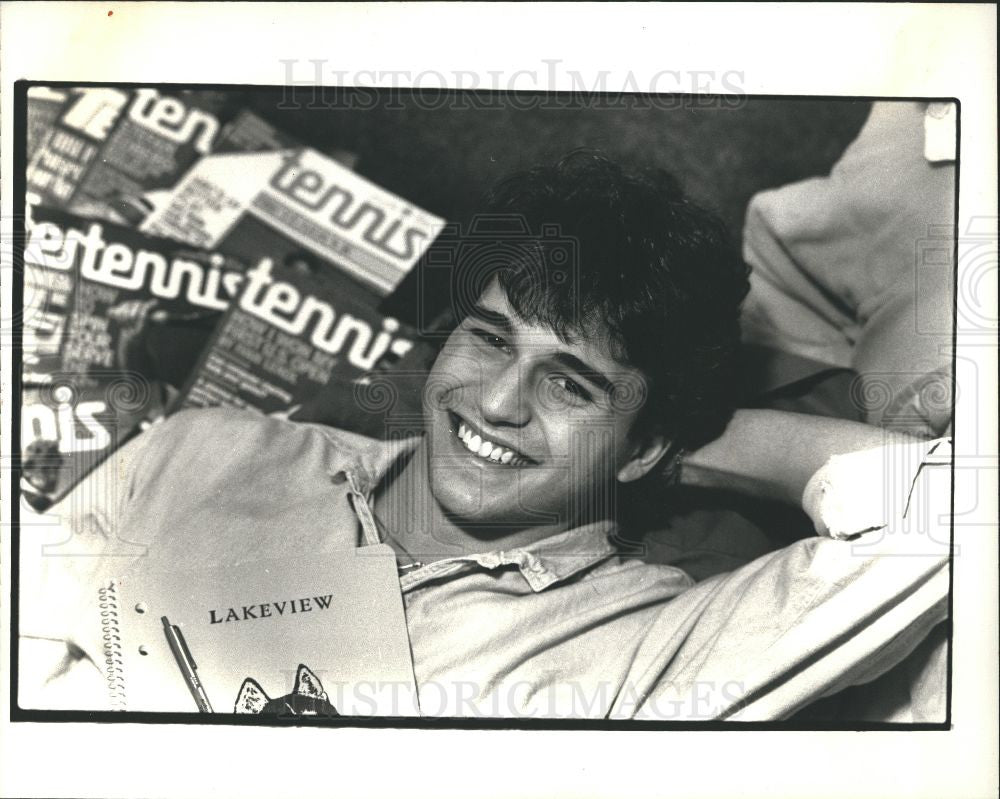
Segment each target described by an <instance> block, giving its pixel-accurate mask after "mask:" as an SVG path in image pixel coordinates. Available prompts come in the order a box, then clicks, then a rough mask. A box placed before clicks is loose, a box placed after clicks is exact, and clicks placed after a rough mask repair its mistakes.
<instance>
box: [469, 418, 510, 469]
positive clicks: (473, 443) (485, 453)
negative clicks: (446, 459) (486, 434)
mask: <svg viewBox="0 0 1000 799" xmlns="http://www.w3.org/2000/svg"><path fill="white" fill-rule="evenodd" d="M458 437H459V439H461V441H462V443H463V444H465V448H466V449H468V450H469V452H472V453H473V454H475V455H478V456H479V457H480V458H487V459H488V460H491V461H493V462H494V463H504V464H510V465H512V466H520V465H521V464H523V463H525V459H524V458H522V457H520V456H518V455H516V454H515V453H514V451H513V450H509V449H506V448H504V447H502V446H500V445H494V444H493V442H492V441H486V440H484V439H483V437H482V436H480V435H478V434H476V433H473V432H472V429H471V428H470V427H469V426H468V425H466V424H465V423H464V422H459V424H458Z"/></svg>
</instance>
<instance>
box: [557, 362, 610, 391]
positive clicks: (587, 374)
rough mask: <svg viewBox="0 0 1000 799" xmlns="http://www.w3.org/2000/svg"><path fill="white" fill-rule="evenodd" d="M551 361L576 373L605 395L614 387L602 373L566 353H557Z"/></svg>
mask: <svg viewBox="0 0 1000 799" xmlns="http://www.w3.org/2000/svg"><path fill="white" fill-rule="evenodd" d="M552 360H554V361H556V362H557V363H561V364H562V365H563V366H565V367H566V368H567V369H571V370H573V371H574V372H576V373H577V374H578V375H580V377H583V378H585V379H586V380H589V381H590V382H591V383H593V384H594V385H595V386H597V387H598V388H599V389H601V391H603V392H605V393H607V392H609V391H611V389H612V388H613V387H614V386H613V384H612V382H611V380H610V379H608V377H606V376H605V375H604V374H603V373H602V372H600V371H598V370H597V369H595V368H594V367H592V366H589V365H587V364H586V363H584V362H583V361H581V360H580V359H579V358H577V357H576V356H575V355H571V354H570V353H568V352H557V353H555V354H554V355H553V356H552Z"/></svg>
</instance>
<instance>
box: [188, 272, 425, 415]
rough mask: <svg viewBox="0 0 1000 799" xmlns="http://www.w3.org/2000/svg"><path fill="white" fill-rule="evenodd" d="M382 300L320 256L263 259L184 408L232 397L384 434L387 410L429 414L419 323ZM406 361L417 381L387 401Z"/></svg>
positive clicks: (407, 376) (405, 374) (219, 330)
mask: <svg viewBox="0 0 1000 799" xmlns="http://www.w3.org/2000/svg"><path fill="white" fill-rule="evenodd" d="M375 300H376V298H375V297H374V296H373V294H372V292H371V291H369V290H368V289H366V288H365V287H364V286H361V285H359V284H357V283H355V282H354V281H353V280H351V278H350V277H348V276H347V275H345V274H343V273H342V272H340V271H339V270H337V269H335V268H332V267H331V266H330V265H329V264H326V263H323V262H320V261H318V260H315V259H312V260H310V259H308V258H306V257H304V256H303V257H298V258H289V259H287V260H286V261H285V262H284V263H281V264H276V263H274V262H273V261H272V260H271V259H269V258H265V259H262V260H261V261H260V262H259V263H258V264H257V265H256V266H254V267H253V268H251V269H250V270H248V271H247V273H246V280H245V281H244V282H243V286H242V291H241V293H240V296H239V298H238V299H237V300H236V301H234V302H233V304H232V305H231V307H230V308H229V310H228V311H227V312H226V314H225V315H224V316H223V318H222V320H221V321H220V322H219V324H218V326H217V327H216V329H215V333H214V334H213V336H212V339H211V341H210V342H209V344H208V345H207V346H206V348H205V350H204V351H203V353H202V356H201V360H200V362H199V363H198V365H197V367H196V368H195V370H194V372H193V373H192V375H191V377H190V379H189V381H188V384H187V386H186V387H185V389H184V390H183V392H182V396H181V397H180V399H179V400H178V402H177V405H176V407H177V408H178V409H180V408H206V407H213V406H219V405H223V406H230V407H236V408H242V409H251V410H257V411H260V412H262V413H265V414H277V415H282V416H294V418H296V419H299V420H302V421H317V422H323V423H326V424H330V425H333V426H336V427H340V428H343V429H347V430H351V431H353V432H358V433H364V434H367V435H378V434H379V432H380V430H381V426H382V421H383V415H384V413H385V412H386V411H387V410H396V411H397V412H399V411H401V409H402V408H403V407H404V406H405V407H407V408H410V409H411V410H412V411H413V412H419V408H420V404H419V403H420V396H419V389H420V385H422V378H423V372H422V371H421V368H422V365H423V364H424V363H426V362H429V360H430V358H429V357H428V350H429V345H428V344H426V343H422V342H418V339H417V337H416V331H415V330H413V329H412V328H410V327H408V326H405V325H403V324H401V323H400V322H399V321H398V320H397V319H394V318H392V317H388V316H383V315H382V314H380V313H379V312H378V311H377V310H376V309H375V308H376V302H375ZM404 366H408V367H409V368H401V369H400V375H401V379H402V380H403V382H404V383H405V385H407V386H411V387H415V388H411V390H409V391H408V392H406V394H405V398H404V399H400V401H399V402H392V403H389V404H388V405H387V404H386V397H385V395H384V391H385V388H384V374H385V372H387V371H389V372H392V373H394V372H395V367H404ZM374 376H379V377H380V378H381V382H379V383H378V385H377V386H371V385H370V384H371V382H372V380H373V377H374ZM317 405H322V408H323V410H322V412H321V413H319V412H317V411H316V410H315V409H316V408H317ZM303 410H305V411H306V414H305V416H303V413H302V412H303Z"/></svg>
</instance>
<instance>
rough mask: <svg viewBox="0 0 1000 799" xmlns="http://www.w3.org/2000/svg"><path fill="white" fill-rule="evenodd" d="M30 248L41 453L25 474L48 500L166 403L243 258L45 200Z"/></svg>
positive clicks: (31, 349) (30, 416)
mask: <svg viewBox="0 0 1000 799" xmlns="http://www.w3.org/2000/svg"><path fill="white" fill-rule="evenodd" d="M24 260H25V281H24V282H25V317H24V331H25V337H24V367H23V375H22V377H23V381H24V385H25V395H24V409H23V416H24V420H25V424H24V425H23V438H22V447H23V454H24V455H25V456H26V457H30V458H34V459H35V461H34V462H36V463H37V464H39V466H41V463H42V461H44V462H45V464H46V468H45V469H44V470H43V471H45V472H46V475H47V476H46V477H44V479H43V478H42V477H38V478H37V479H35V480H33V481H30V482H31V484H32V486H34V490H35V492H36V493H37V494H38V495H39V496H38V497H37V502H38V503H39V504H46V503H50V502H52V501H56V500H57V499H59V498H60V497H61V496H63V494H65V492H66V491H67V490H68V489H69V488H71V487H72V486H73V485H75V484H76V483H77V482H78V481H79V480H80V479H81V478H82V477H83V476H84V475H85V474H86V473H87V472H88V471H89V470H90V468H92V467H93V466H94V465H96V463H98V462H100V459H101V458H103V457H104V456H106V455H107V454H108V453H109V452H111V451H112V450H113V449H114V448H115V447H116V446H118V445H119V444H121V443H123V440H124V438H125V437H127V436H129V435H131V434H132V433H133V432H134V431H135V430H136V429H137V425H138V424H139V422H140V421H143V420H145V421H150V420H153V419H155V418H158V417H159V416H161V415H162V414H163V412H164V409H165V407H166V406H167V405H168V402H169V400H170V399H171V397H172V396H173V395H174V394H176V388H175V387H176V386H180V385H181V384H182V383H183V381H184V379H186V377H187V371H189V370H190V368H191V366H192V365H193V363H194V361H195V359H196V357H197V352H198V351H200V348H201V345H202V344H203V343H204V342H205V341H207V339H208V336H209V335H210V334H211V331H212V329H213V328H214V326H215V324H216V322H217V320H218V319H219V318H220V316H221V313H222V312H223V311H224V310H225V309H226V308H227V307H228V305H229V302H230V298H231V297H233V296H235V294H236V293H237V292H238V290H239V284H240V282H241V281H242V280H243V279H244V274H243V271H244V267H243V265H242V264H241V263H240V262H238V261H236V260H235V259H233V258H231V257H228V256H223V255H221V254H219V253H209V252H203V251H197V250H194V249H192V248H190V247H185V246H183V245H178V244H177V243H176V242H171V241H163V240H157V239H152V238H149V237H147V236H144V235H142V234H140V233H137V232H136V231H134V230H130V229H128V228H125V227H122V226H119V225H114V224H111V223H108V222H104V221H101V220H95V219H83V218H80V217H77V216H74V215H71V214H68V213H65V212H63V211H58V210H55V209H51V208H45V207H35V208H33V209H32V211H31V221H30V224H29V227H28V239H27V242H26V246H25V259H24ZM195 347H196V348H197V350H195V351H194V352H193V353H192V352H191V351H192V349H193V348H195ZM81 440H83V441H85V443H84V444H81V443H80V441H81ZM39 459H40V460H39ZM81 464H82V465H81ZM56 467H58V469H56Z"/></svg>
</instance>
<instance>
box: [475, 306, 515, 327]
mask: <svg viewBox="0 0 1000 799" xmlns="http://www.w3.org/2000/svg"><path fill="white" fill-rule="evenodd" d="M469 316H471V317H474V318H475V319H478V320H479V321H480V322H486V323H487V324H490V325H493V326H494V327H498V328H500V329H501V330H503V331H504V332H506V333H510V332H513V330H514V323H513V322H511V321H510V319H508V318H507V317H506V316H504V315H503V314H502V313H499V312H497V311H492V310H490V309H489V308H484V307H483V306H482V305H480V304H479V303H475V304H474V305H473V306H472V307H471V308H469Z"/></svg>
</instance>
